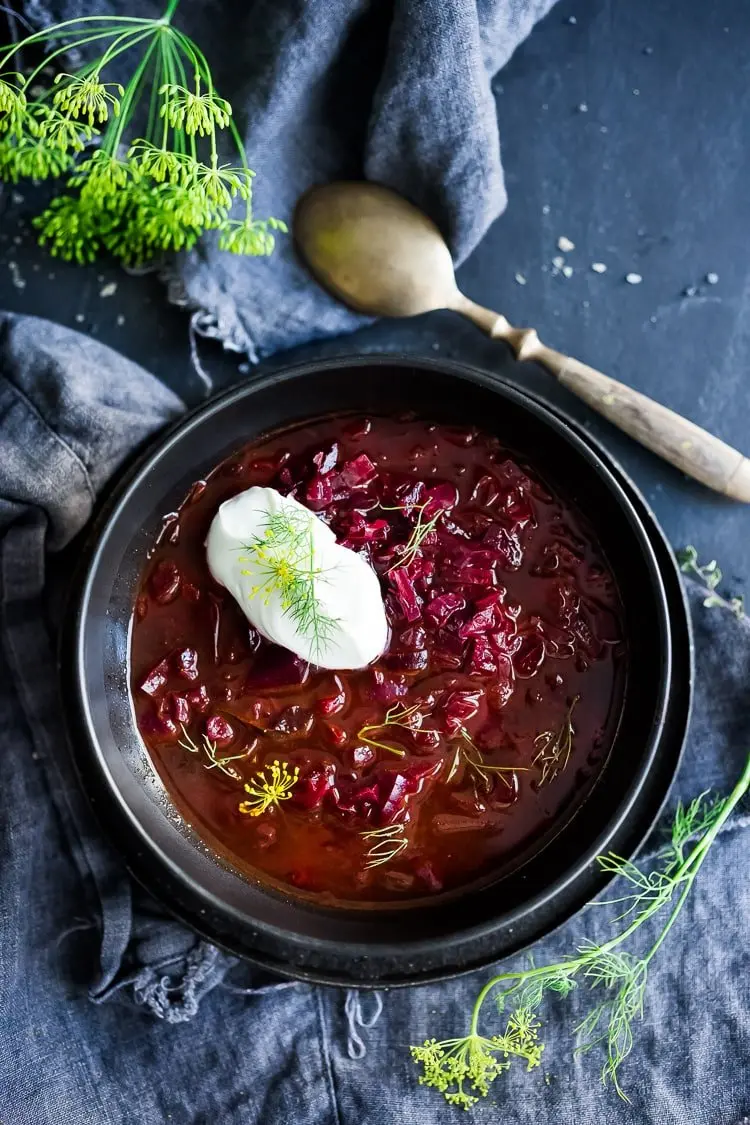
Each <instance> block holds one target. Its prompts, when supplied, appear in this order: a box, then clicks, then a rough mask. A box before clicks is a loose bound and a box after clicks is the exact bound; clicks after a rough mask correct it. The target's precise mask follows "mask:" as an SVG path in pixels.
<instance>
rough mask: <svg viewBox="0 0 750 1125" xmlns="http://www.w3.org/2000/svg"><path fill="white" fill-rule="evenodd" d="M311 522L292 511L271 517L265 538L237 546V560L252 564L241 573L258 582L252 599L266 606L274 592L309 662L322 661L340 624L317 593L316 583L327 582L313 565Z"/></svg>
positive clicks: (251, 595)
mask: <svg viewBox="0 0 750 1125" xmlns="http://www.w3.org/2000/svg"><path fill="white" fill-rule="evenodd" d="M315 518H316V517H315V516H313V515H311V514H309V513H306V512H298V511H296V510H295V509H292V508H285V509H284V510H283V511H281V512H273V513H271V514H270V515H269V516H268V519H267V522H266V524H265V526H264V528H263V534H262V535H260V536H256V537H255V539H254V540H253V541H252V542H251V543H247V544H245V545H244V546H243V547H241V548H240V549H241V550H243V551H245V554H244V555H240V557H239V561H240V562H247V563H252V569H246V570H243V571H242V574H244V575H248V576H250V577H254V578H256V579H257V583H256V585H255V586H253V587H252V588H251V590H250V597H251V598H255V597H259V598H260V599H261V600H262V601H263V604H264V605H268V603H269V601H270V599H271V597H272V596H273V595H274V594H278V596H279V602H280V605H281V610H282V612H283V613H285V614H286V615H287V616H288V617H290V618H291V620H292V622H293V623H294V627H295V629H296V630H297V632H298V633H299V634H300V636H302V637H304V638H305V639H306V640H307V641H309V643H310V650H311V655H312V658H313V660H316V659H320V657H321V656H322V655H323V653H324V651H325V649H326V648H327V647H328V646H329V645H330V644H331V642H332V640H333V638H334V636H335V634H336V630H337V629H338V628H339V622H338V620H337V619H336V618H334V617H331V615H330V614H329V613H326V611H325V608H324V606H323V602H322V601H321V599H320V596H319V594H318V583H319V582H325V581H326V576H325V574H324V572H323V571H322V570H321V569H320V568H319V567H316V565H315V540H314V536H313V527H312V524H311V520H314V519H315Z"/></svg>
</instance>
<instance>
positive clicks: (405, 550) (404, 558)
mask: <svg viewBox="0 0 750 1125" xmlns="http://www.w3.org/2000/svg"><path fill="white" fill-rule="evenodd" d="M430 503H431V501H429V500H428V501H426V503H424V504H417V505H414V506H412V508H411V509H410V510H411V511H416V513H417V522H416V523H415V524H414V527H413V528H412V531H411V535H410V536H409V538H408V540H407V542H406V543H405V544H404V546H403V547H401V548H399V550H400V554H399V557H398V559H397V560H396V562H394V563H393V564H392V565H391V566H389V567H388V570H387V571H386V574H391V573H392V571H394V570H398V569H399V567H402V566H408V565H409V563H412V562H414V560H415V559H416V557H417V556H418V555H419V553H420V551H421V549H422V544H423V543H424V541H425V539H426V538H427V536H428V535H429V534H430V532H432V531H434V530H435V528H436V527H437V524H438V521H439V520H440V519H441V518H442V517H443V516H444V515H445V512H444V511H443V509H442V508H441V509H440V510H439V511H437V512H436V513H435V515H434V516H430V518H429V519H425V518H424V513H425V509H427V508H428V507H429V506H430ZM383 511H385V512H402V513H403V514H404V515H406V514H407V510H406V509H405V508H404V507H403V506H399V507H396V508H383Z"/></svg>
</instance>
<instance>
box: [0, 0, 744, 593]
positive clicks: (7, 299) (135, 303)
mask: <svg viewBox="0 0 750 1125" xmlns="http://www.w3.org/2000/svg"><path fill="white" fill-rule="evenodd" d="M749 47H750V7H749V6H748V5H747V3H746V0H711V2H710V3H705V2H701V3H699V2H698V0H605V2H601V3H586V2H585V0H564V2H563V3H561V4H560V5H559V6H558V7H557V8H555V9H553V11H552V13H551V14H550V15H549V16H548V18H547V19H546V20H545V21H544V23H543V24H541V25H540V26H539V28H538V29H537V30H536V32H535V33H534V34H533V35H532V37H531V38H530V40H529V41H528V42H527V43H525V44H524V45H523V46H522V48H521V49H520V50H519V51H518V52H517V54H516V55H515V57H514V58H513V60H512V61H511V63H510V65H509V66H508V67H507V68H506V70H505V71H503V73H502V74H501V75H500V76H499V78H498V80H497V81H496V83H495V90H496V94H497V101H498V115H499V119H500V130H501V139H502V144H503V153H504V160H505V168H506V172H507V179H508V189H509V195H510V205H509V207H508V210H507V212H506V214H505V215H504V216H503V217H502V218H501V219H500V220H499V221H498V222H497V223H496V224H495V226H494V227H493V228H492V230H491V231H490V232H489V234H488V235H487V237H486V238H485V240H484V242H483V243H482V245H481V246H480V247H479V249H478V250H477V251H476V253H475V254H474V255H473V256H472V257H471V259H470V260H469V261H468V262H467V263H466V264H465V265H464V267H463V268H462V269H461V271H460V275H459V282H460V284H461V285H462V287H463V288H464V289H465V291H466V292H467V293H468V295H469V296H471V297H473V298H474V299H476V300H478V301H480V302H481V303H482V304H484V305H488V306H490V307H491V308H494V309H497V310H498V311H502V312H505V313H506V315H507V316H508V317H509V319H511V321H513V322H515V323H516V324H532V325H534V326H535V327H537V328H538V330H539V333H540V335H541V336H542V338H543V339H544V340H545V341H546V342H547V343H549V344H550V345H552V346H553V347H555V348H557V349H559V350H561V351H567V352H569V353H571V354H572V355H575V356H577V357H579V358H581V359H583V360H585V361H586V362H588V363H590V364H592V365H593V366H595V367H598V368H600V369H601V370H602V371H605V372H607V373H608V374H611V375H613V376H616V377H617V378H619V379H622V380H623V381H625V382H627V383H629V384H631V385H632V386H635V387H637V388H638V389H639V390H641V391H644V392H646V393H647V394H650V395H653V396H654V397H656V398H659V399H660V400H661V401H662V402H664V403H666V404H667V405H669V406H671V407H673V408H674V409H675V410H678V411H680V412H682V413H685V414H687V415H688V416H689V417H691V418H693V419H694V420H695V421H697V422H698V423H700V424H701V425H703V426H705V427H707V428H708V429H710V430H712V431H713V432H714V433H716V434H718V435H719V436H720V437H722V438H724V439H725V440H727V441H729V442H731V443H732V444H734V445H736V446H738V447H740V448H741V449H743V450H744V452H746V453H748V454H750V434H748V425H747V418H748V412H749V409H750V378H748V365H749V363H750V261H749V260H748V245H749V240H748V213H749V210H750V144H749V143H748V132H747V130H748V121H750V50H748V48H749ZM584 106H585V107H587V108H586V109H585V110H584V109H583V107H584ZM262 172H263V169H262V168H261V169H260V174H261V175H262ZM36 209H38V198H36V197H35V192H34V191H33V190H28V189H26V188H24V187H21V188H20V189H19V190H18V191H17V192H10V191H6V192H5V193H4V194H3V195H2V196H0V307H4V308H7V309H12V310H15V311H18V312H24V313H35V314H37V315H40V316H46V317H49V318H51V319H53V320H56V321H59V322H61V323H63V324H68V325H70V326H72V327H75V328H78V329H80V330H82V331H86V332H89V333H91V334H92V335H94V336H97V337H98V338H100V339H102V340H104V341H106V342H107V343H109V344H111V345H112V346H114V347H116V348H118V349H120V350H121V351H123V352H124V353H125V354H126V355H128V356H130V357H132V358H133V359H135V360H138V361H139V362H140V363H142V364H143V365H144V366H145V367H147V368H149V369H150V370H151V371H153V372H154V373H155V374H157V375H158V376H160V377H161V378H162V379H164V380H165V381H166V382H167V383H168V384H169V385H170V386H171V387H173V388H174V389H175V390H177V391H178V393H180V394H181V395H182V396H183V397H184V398H185V399H187V400H188V401H191V402H194V401H197V400H198V399H199V397H200V395H201V393H202V388H201V385H200V382H199V380H198V379H197V377H196V375H195V374H194V372H193V371H192V369H191V365H190V362H189V344H188V331H187V323H188V317H187V314H186V313H185V312H183V311H181V310H179V309H176V308H173V307H170V306H169V305H168V304H167V302H166V300H165V296H164V291H163V289H162V287H161V285H160V283H159V282H158V281H157V279H156V278H155V277H153V276H146V277H130V276H127V275H125V274H124V273H123V272H122V271H121V270H119V269H118V268H116V267H114V266H111V265H109V264H105V263H102V264H100V265H95V266H92V267H90V268H86V269H82V268H80V267H73V266H66V265H64V264H61V263H58V262H55V261H52V260H51V259H50V258H48V257H47V256H46V255H45V253H44V252H43V251H41V250H40V249H39V248H38V247H37V246H36V245H35V243H34V241H33V237H32V235H31V234H30V232H29V228H28V222H27V220H28V217H29V216H30V215H31V214H33V213H34V211H35V210H36ZM560 236H565V237H567V238H569V239H571V240H572V241H573V242H574V243H575V244H576V248H575V250H574V251H573V252H571V253H569V254H568V255H567V256H566V259H567V262H568V264H569V265H571V266H572V267H573V269H574V272H573V275H572V276H571V277H570V278H565V277H564V276H563V275H562V274H557V275H555V274H554V272H553V267H552V265H551V262H552V258H553V257H554V256H555V255H557V254H558V253H559V251H558V249H557V246H556V243H557V239H558V238H559V237H560ZM594 261H601V262H605V263H606V264H607V266H608V270H607V272H606V273H605V274H603V275H597V274H595V273H593V272H592V271H591V269H590V264H591V263H592V262H594ZM257 268H258V269H263V263H262V262H261V263H258V267H257ZM631 271H633V272H637V273H639V274H641V275H642V277H643V281H642V284H640V285H637V286H632V285H628V284H627V283H626V282H625V280H624V278H625V275H626V274H627V273H628V272H631ZM516 273H520V274H522V275H523V276H524V277H525V278H526V284H525V285H520V284H518V282H517V281H516V280H515V275H516ZM708 273H716V274H718V276H719V280H718V283H717V284H715V285H709V284H707V282H706V280H705V278H706V274H708ZM111 281H114V282H116V284H117V289H116V292H115V293H114V295H112V296H109V297H102V296H101V290H102V289H103V288H104V286H105V285H106V284H107V283H108V282H111ZM688 289H695V293H693V294H692V295H689V296H687V295H685V291H686V290H688ZM362 350H400V351H413V352H417V353H422V354H426V355H435V354H436V353H437V354H438V355H443V356H450V357H453V358H456V359H460V360H464V361H467V362H471V363H476V364H479V365H480V366H482V367H485V368H489V369H492V370H498V371H500V370H502V371H503V373H504V374H506V375H509V377H510V378H512V379H515V380H518V381H519V382H521V383H523V384H525V385H527V386H529V387H532V388H533V389H534V390H536V391H537V392H538V393H539V394H541V395H542V396H544V397H545V398H547V399H549V400H550V401H553V402H556V403H559V404H561V405H563V406H564V407H565V409H566V410H568V411H569V412H570V413H572V414H574V415H575V416H576V417H578V418H579V419H581V420H583V421H584V422H585V424H586V425H587V426H589V427H590V428H591V430H592V432H593V433H595V434H597V435H598V436H599V437H600V438H601V439H602V440H603V441H604V442H605V443H606V445H607V446H608V448H610V449H611V450H612V452H613V453H614V454H615V455H616V456H617V457H618V458H619V459H620V460H621V461H622V463H623V464H624V465H625V467H626V469H627V470H628V471H629V472H630V473H631V475H632V476H633V477H634V479H635V480H636V482H637V483H638V484H639V485H640V487H641V488H642V489H643V491H644V492H645V494H646V496H647V498H648V500H649V501H650V503H651V504H652V506H653V507H654V509H655V510H656V513H657V515H658V516H659V518H660V519H661V520H662V523H663V525H664V527H665V529H666V531H667V533H668V535H669V537H670V539H671V540H672V542H673V543H674V545H675V546H681V545H684V544H685V543H687V542H692V543H694V544H695V545H696V546H697V547H698V549H699V552H700V554H701V555H702V556H704V557H709V558H710V557H713V556H716V557H717V558H718V559H719V561H720V563H721V564H722V566H723V568H724V571H725V574H726V581H727V586H728V587H729V588H730V589H731V591H732V592H739V591H740V590H741V589H742V585H743V582H744V581H745V579H746V578H747V577H748V570H749V563H748V552H747V550H746V549H745V542H746V536H747V533H748V528H750V512H748V510H747V509H745V508H744V507H743V506H740V505H738V504H733V503H731V502H727V501H723V500H721V499H720V498H719V497H716V496H714V495H713V494H712V493H710V492H708V491H707V490H705V489H703V488H701V487H700V486H698V485H693V484H692V483H690V482H689V481H687V480H686V479H684V478H683V477H682V475H681V474H680V473H678V472H677V471H676V470H674V469H672V468H671V467H670V466H668V465H665V464H663V463H661V462H660V461H658V460H657V459H656V458H655V457H653V456H652V455H651V454H649V453H647V452H646V451H645V450H642V449H640V447H638V446H636V445H635V444H633V443H632V442H631V441H630V440H629V439H628V438H626V437H624V436H623V435H620V434H619V433H618V431H616V430H615V429H613V428H612V427H610V426H609V425H608V424H607V423H606V422H604V421H603V420H602V419H600V418H598V416H596V415H594V414H593V413H591V412H590V411H589V410H588V409H587V408H586V407H585V406H583V405H582V404H579V403H578V402H577V400H575V399H573V398H571V397H569V396H568V395H567V393H566V392H564V391H562V390H561V389H560V388H559V387H558V386H557V385H556V384H555V383H554V381H553V380H552V379H551V377H550V376H548V375H546V374H545V373H544V372H543V371H541V370H540V369H538V368H535V367H533V366H531V365H518V364H513V363H511V361H510V358H509V353H508V352H507V349H506V348H505V347H504V345H502V344H497V343H492V342H491V341H489V340H487V339H485V338H484V337H483V336H482V335H481V334H480V333H479V332H478V331H477V330H476V329H475V328H473V327H472V326H471V325H469V324H465V323H463V322H462V321H461V320H459V319H458V318H457V317H455V316H453V315H451V314H448V313H445V314H433V315H431V316H428V317H423V318H420V319H418V320H414V321H408V322H407V321H404V322H388V323H386V322H381V323H380V324H378V325H375V326H374V327H372V328H368V329H365V330H363V331H361V332H359V333H358V334H357V335H355V336H352V337H346V338H343V339H339V340H336V341H332V342H328V343H325V344H322V345H321V344H317V345H314V346H310V347H307V348H304V349H297V350H296V351H294V352H288V353H285V354H284V355H281V356H277V357H275V359H274V360H273V361H272V362H273V363H274V364H276V363H280V362H288V361H289V360H293V359H300V358H309V357H310V356H315V355H330V354H336V353H342V352H351V351H362ZM201 354H202V357H203V362H204V365H205V366H206V367H207V369H209V370H210V371H211V373H212V375H213V377H214V379H215V381H216V385H217V386H222V385H224V384H226V383H228V382H229V381H231V380H233V379H236V378H238V377H247V375H248V373H247V369H246V368H244V367H243V370H242V371H241V372H239V373H238V366H239V363H240V361H239V360H238V358H237V357H236V356H224V355H222V354H221V352H220V350H219V348H218V347H217V346H216V345H213V344H210V343H208V344H207V343H202V344H201ZM253 373H254V372H253V371H252V370H251V371H250V376H251V377H252V374H253Z"/></svg>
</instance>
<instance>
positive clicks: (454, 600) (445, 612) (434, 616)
mask: <svg viewBox="0 0 750 1125" xmlns="http://www.w3.org/2000/svg"><path fill="white" fill-rule="evenodd" d="M465 608H466V598H464V597H462V596H461V594H456V593H452V592H451V593H448V594H436V595H435V597H433V598H431V599H430V601H429V603H428V604H427V606H426V608H425V616H426V617H427V618H429V620H430V621H431V622H432V623H433V624H434V625H437V626H440V625H444V624H445V623H446V621H447V620H448V618H449V617H450V616H451V615H452V614H454V613H456V612H457V611H458V610H461V609H465Z"/></svg>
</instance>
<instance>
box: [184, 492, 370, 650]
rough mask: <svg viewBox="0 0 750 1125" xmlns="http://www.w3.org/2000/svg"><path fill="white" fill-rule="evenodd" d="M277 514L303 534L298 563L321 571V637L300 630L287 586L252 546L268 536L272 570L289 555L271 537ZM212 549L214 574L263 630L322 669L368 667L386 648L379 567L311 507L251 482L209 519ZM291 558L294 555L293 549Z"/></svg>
mask: <svg viewBox="0 0 750 1125" xmlns="http://www.w3.org/2000/svg"><path fill="white" fill-rule="evenodd" d="M279 515H281V516H282V517H283V516H287V517H288V518H289V520H291V521H293V526H294V529H295V532H298V533H300V534H301V535H302V540H301V542H302V543H303V544H304V548H305V551H306V554H304V555H303V554H302V553H301V552H300V550H299V548H298V549H297V562H301V563H302V565H303V566H305V567H307V568H308V570H312V571H313V572H314V573H315V577H314V578H313V580H312V582H313V592H314V597H315V614H316V617H317V618H318V619H319V620H322V621H323V628H322V630H320V631H319V634H318V636H317V638H316V636H315V634H314V633H313V632H311V631H310V630H309V629H307V630H300V628H298V622H297V621H295V618H294V615H293V613H292V612H290V609H289V607H285V606H284V605H283V604H282V596H281V592H280V591H279V590H278V588H274V584H273V582H269V577H270V568H269V562H268V561H264V560H263V558H259V556H258V552H257V550H256V549H253V547H252V544H253V543H254V542H255V543H257V541H258V540H264V542H265V543H266V544H267V550H266V555H267V559H270V567H271V568H272V567H273V564H274V563H275V562H277V561H278V560H279V559H283V558H290V553H289V548H288V547H284V546H276V547H274V545H273V543H274V541H273V539H270V540H269V539H268V529H269V521H270V520H271V518H272V517H274V516H279ZM248 548H249V549H248ZM310 549H312V565H311V566H310V553H309V552H310ZM206 555H207V558H208V568H209V570H210V571H211V574H212V575H213V577H214V578H215V579H216V581H217V582H218V583H220V585H222V586H225V587H226V589H227V590H229V592H230V593H231V594H232V595H233V597H234V598H235V599H236V600H237V603H238V605H239V607H240V609H241V610H242V612H243V613H244V614H245V616H246V617H247V619H248V621H250V623H251V624H252V625H254V626H255V628H256V629H257V630H258V632H260V633H261V634H262V635H263V636H264V637H266V638H267V639H268V640H269V641H273V642H274V644H277V645H281V646H282V647H283V648H287V649H289V650H290V651H291V652H293V653H294V654H295V655H296V656H299V657H301V658H302V659H303V660H308V661H310V663H312V664H317V665H318V667H320V668H332V669H337V668H341V669H349V668H364V667H366V665H368V664H370V663H372V661H373V660H376V659H377V658H378V657H379V656H381V655H382V653H383V652H384V651H385V648H386V645H387V643H388V622H387V620H386V616H385V609H384V606H383V598H382V596H381V593H380V583H379V581H378V577H377V575H376V574H375V571H374V570H373V569H372V567H371V566H369V565H368V563H367V562H366V561H365V560H364V559H363V558H362V557H361V556H360V555H358V554H356V553H355V552H354V551H350V550H349V548H348V547H341V546H339V544H338V543H337V542H336V537H335V535H334V534H333V532H332V531H331V529H330V528H329V527H328V526H327V525H326V524H324V523H323V521H322V520H320V519H318V517H317V516H316V515H315V514H314V513H313V512H311V511H310V510H309V509H308V508H305V507H304V505H302V504H300V503H298V501H297V500H293V499H291V498H290V497H284V496H282V495H281V494H280V493H279V492H277V491H276V489H275V488H248V489H247V490H246V491H245V492H240V493H239V495H237V496H234V497H233V498H232V499H231V500H227V501H225V502H224V503H223V504H222V505H221V507H220V508H219V510H218V512H217V513H216V515H215V516H214V518H213V520H212V522H211V527H210V528H209V532H208V538H207V539H206ZM291 557H292V561H294V552H292V555H291ZM264 587H265V588H264Z"/></svg>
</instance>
